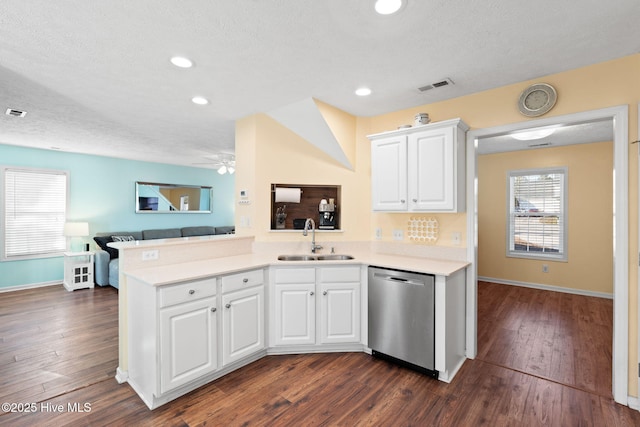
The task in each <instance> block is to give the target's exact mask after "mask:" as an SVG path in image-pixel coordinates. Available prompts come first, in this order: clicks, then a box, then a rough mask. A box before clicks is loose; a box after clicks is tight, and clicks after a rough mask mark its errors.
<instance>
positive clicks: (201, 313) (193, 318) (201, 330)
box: [160, 289, 218, 393]
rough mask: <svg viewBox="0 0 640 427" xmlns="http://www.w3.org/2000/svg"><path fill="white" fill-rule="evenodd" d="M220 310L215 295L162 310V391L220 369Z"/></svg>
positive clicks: (164, 391)
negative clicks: (218, 351)
mask: <svg viewBox="0 0 640 427" xmlns="http://www.w3.org/2000/svg"><path fill="white" fill-rule="evenodd" d="M185 290H186V289H185ZM186 291H188V290H186ZM216 311H217V309H216V299H215V298H203V299H200V300H197V301H193V302H187V303H183V304H179V305H174V306H171V307H168V308H163V309H161V310H160V366H161V369H160V392H161V393H166V392H167V391H169V390H173V389H175V388H176V387H179V386H182V385H184V384H187V383H189V382H190V381H193V380H195V379H198V378H200V377H201V376H203V375H206V374H208V373H211V372H213V371H215V370H216V369H217V367H218V361H217V320H216V319H217V316H216Z"/></svg>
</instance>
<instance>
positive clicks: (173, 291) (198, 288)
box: [160, 278, 216, 307]
mask: <svg viewBox="0 0 640 427" xmlns="http://www.w3.org/2000/svg"><path fill="white" fill-rule="evenodd" d="M215 294H216V279H215V278H211V279H204V280H197V281H194V282H188V283H180V284H179V285H169V286H163V287H161V288H160V307H168V306H170V305H174V304H181V303H183V302H187V301H195V300H198V299H200V298H204V297H210V296H213V295H215Z"/></svg>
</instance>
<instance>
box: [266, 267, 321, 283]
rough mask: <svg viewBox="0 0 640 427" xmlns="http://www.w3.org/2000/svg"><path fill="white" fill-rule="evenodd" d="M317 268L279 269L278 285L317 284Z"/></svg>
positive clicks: (277, 273)
mask: <svg viewBox="0 0 640 427" xmlns="http://www.w3.org/2000/svg"><path fill="white" fill-rule="evenodd" d="M315 281H316V270H315V268H278V269H276V283H315Z"/></svg>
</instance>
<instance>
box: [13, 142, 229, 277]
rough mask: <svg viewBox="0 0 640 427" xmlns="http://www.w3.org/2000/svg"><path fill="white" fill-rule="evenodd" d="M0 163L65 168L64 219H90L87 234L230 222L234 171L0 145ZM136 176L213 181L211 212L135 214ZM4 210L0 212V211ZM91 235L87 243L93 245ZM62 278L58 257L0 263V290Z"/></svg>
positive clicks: (166, 180)
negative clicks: (66, 195)
mask: <svg viewBox="0 0 640 427" xmlns="http://www.w3.org/2000/svg"><path fill="white" fill-rule="evenodd" d="M0 164H1V165H4V166H25V167H33V168H42V169H56V170H66V171H68V172H69V182H70V185H69V204H68V211H67V220H69V221H86V222H88V223H89V233H90V234H91V236H93V235H94V234H95V233H96V232H102V231H135V230H147V229H154V228H171V227H188V226H196V225H212V226H226V225H234V203H235V196H234V193H235V190H234V188H235V181H234V176H233V175H229V174H225V175H219V174H218V173H217V172H216V171H215V170H213V169H202V168H192V167H186V166H176V165H168V164H161V163H151V162H139V161H134V160H124V159H117V158H112V157H101V156H92V155H85V154H74V153H65V152H61V151H53V150H40V149H32V148H23V147H17V146H11V145H1V144H0ZM136 181H147V182H159V183H169V184H188V185H207V186H211V187H213V212H212V213H210V214H209V213H182V214H181V213H153V214H149V213H141V214H136V213H135V182H136ZM0 191H2V189H0ZM2 214H3V213H2V212H0V216H1V215H2ZM91 236H90V237H88V238H86V239H85V243H91V244H92V247H94V246H95V244H94V242H93V238H92V237H91ZM62 278H63V259H62V257H55V258H42V259H33V260H23V261H6V262H0V289H1V288H7V287H13V286H24V285H35V284H40V283H47V282H55V281H59V282H60V283H62Z"/></svg>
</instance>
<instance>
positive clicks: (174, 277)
mask: <svg viewBox="0 0 640 427" xmlns="http://www.w3.org/2000/svg"><path fill="white" fill-rule="evenodd" d="M278 255H282V254H279V253H274V254H266V253H260V254H257V253H251V254H244V255H234V256H228V257H221V258H213V259H207V260H201V261H192V262H185V263H180V264H170V265H164V266H157V267H152V268H139V269H135V270H131V271H125V272H124V273H125V274H127V275H129V276H131V277H134V278H136V279H138V280H141V281H143V282H146V283H149V284H152V285H154V286H159V285H168V284H172V283H177V282H183V281H188V280H198V279H203V278H206V277H211V276H218V275H223V274H233V273H237V272H240V271H245V270H250V269H254V268H264V267H269V266H276V267H277V266H282V267H284V266H287V267H316V266H317V267H322V266H329V265H332V266H333V265H358V266H361V265H365V266H377V267H384V268H394V269H399V270H407V271H414V272H417V273H426V274H434V275H437V276H450V275H452V274H453V273H455V272H457V271H459V270H462V269H464V268H466V267H467V266H468V265H469V263H468V262H466V261H448V260H440V259H432V258H422V257H409V256H403V255H390V254H382V253H374V252H369V251H357V253H356V252H350V253H348V255H351V256H353V257H354V259H351V260H342V261H336V260H331V261H279V260H278ZM307 255H308V254H307Z"/></svg>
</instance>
